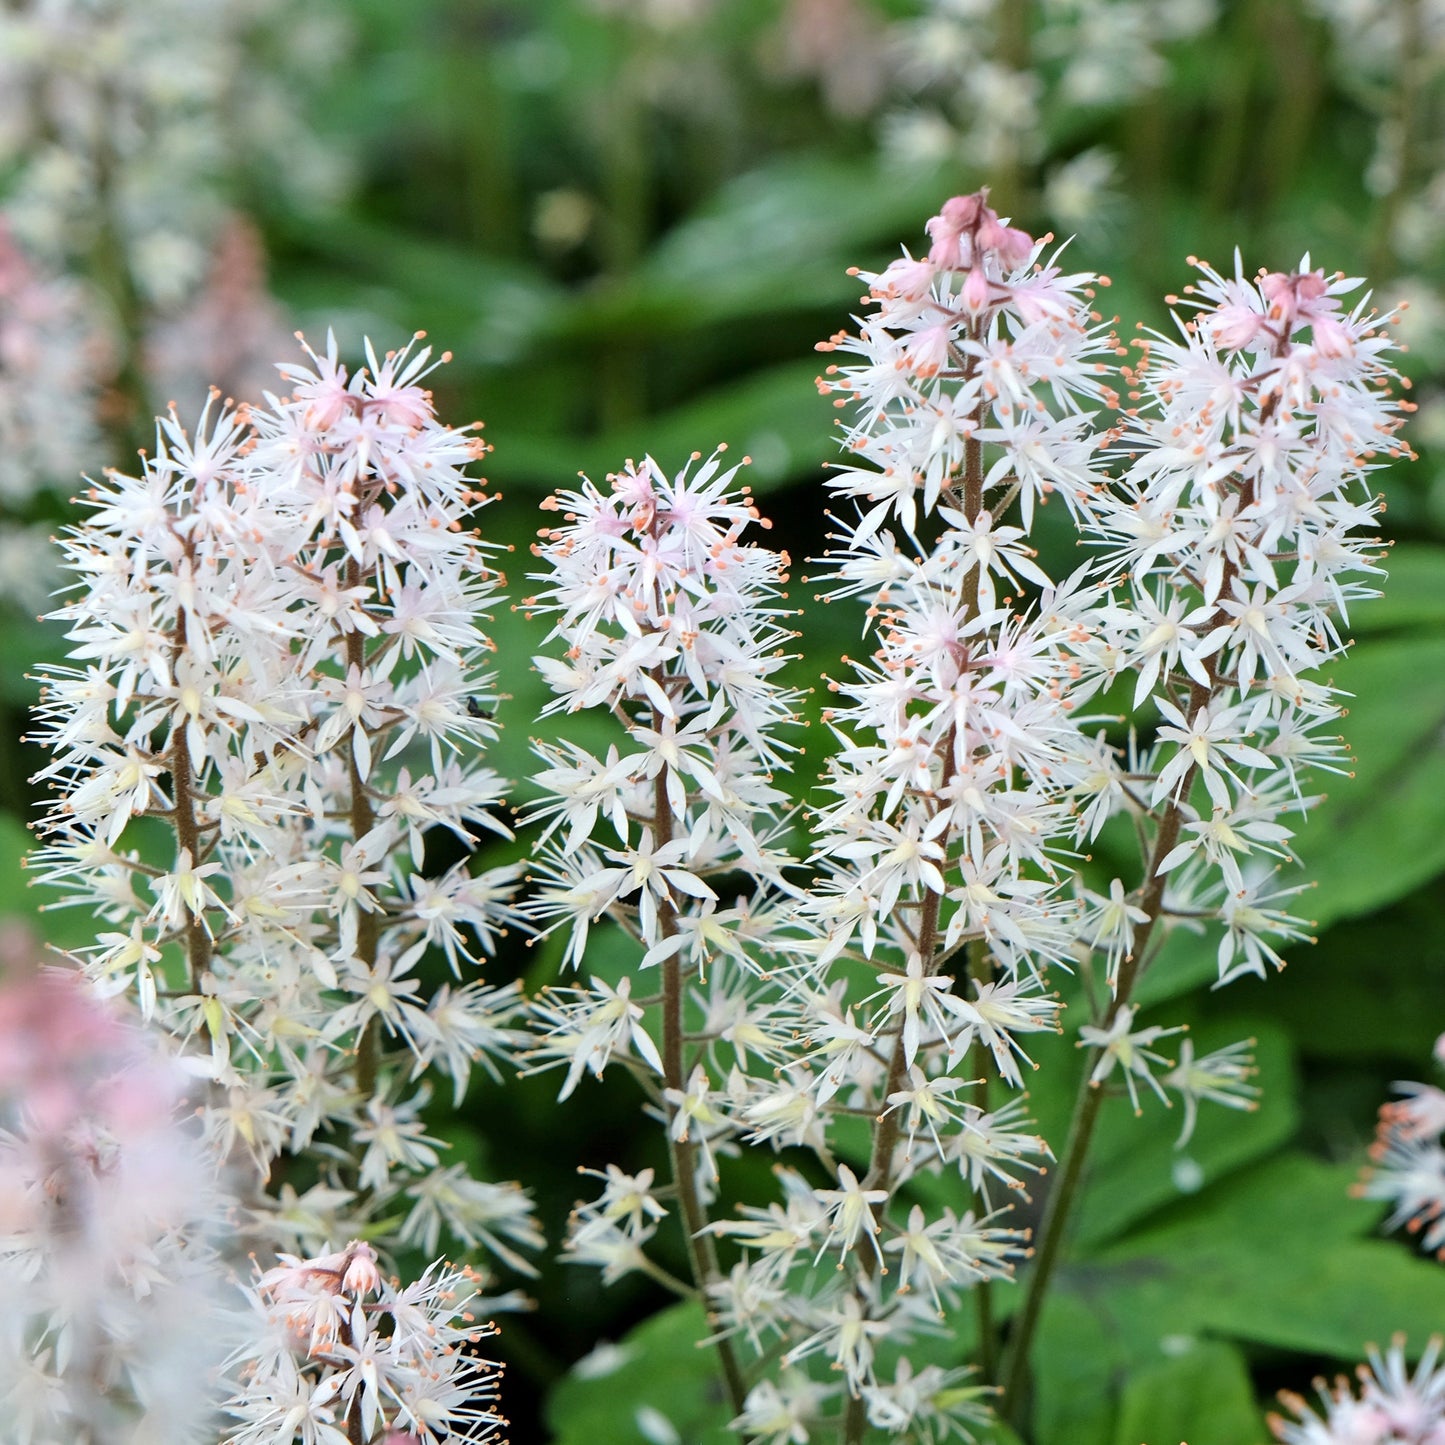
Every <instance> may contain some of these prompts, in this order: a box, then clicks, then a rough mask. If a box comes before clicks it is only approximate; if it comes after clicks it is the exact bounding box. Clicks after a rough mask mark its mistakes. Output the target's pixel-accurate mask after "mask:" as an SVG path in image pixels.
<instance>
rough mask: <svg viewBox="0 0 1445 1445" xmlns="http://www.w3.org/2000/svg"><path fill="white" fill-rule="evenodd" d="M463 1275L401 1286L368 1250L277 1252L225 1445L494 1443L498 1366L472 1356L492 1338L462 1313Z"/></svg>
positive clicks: (237, 1365) (468, 1285)
mask: <svg viewBox="0 0 1445 1445" xmlns="http://www.w3.org/2000/svg"><path fill="white" fill-rule="evenodd" d="M475 1285H476V1276H475V1275H474V1274H472V1272H471V1271H470V1270H452V1269H447V1268H445V1267H442V1266H439V1265H433V1266H432V1267H431V1268H430V1269H428V1270H427V1271H426V1273H425V1274H423V1275H422V1276H421V1278H420V1279H418V1280H417V1281H416V1282H415V1283H413V1284H409V1285H406V1286H403V1285H401V1284H400V1283H399V1282H398V1281H395V1280H387V1279H385V1278H383V1276H382V1273H381V1270H380V1269H379V1268H378V1266H377V1260H376V1253H375V1251H374V1250H373V1249H372V1248H371V1246H370V1245H369V1244H365V1243H362V1242H360V1241H358V1240H352V1242H351V1243H350V1244H348V1245H347V1246H346V1248H345V1249H343V1250H338V1251H335V1252H332V1253H328V1254H323V1255H320V1256H318V1257H317V1258H315V1259H300V1258H298V1257H297V1256H295V1255H290V1254H283V1255H282V1256H281V1263H280V1264H278V1265H277V1266H276V1267H275V1268H274V1269H269V1270H267V1271H266V1272H265V1273H264V1274H262V1275H261V1277H260V1278H259V1279H258V1280H257V1281H256V1283H255V1286H254V1287H253V1289H252V1291H251V1297H252V1301H253V1303H254V1305H255V1308H256V1312H257V1314H258V1316H259V1320H258V1328H256V1329H255V1330H254V1331H253V1332H252V1335H251V1337H250V1338H249V1339H248V1340H247V1342H246V1344H245V1346H244V1347H243V1348H242V1349H241V1350H239V1351H238V1352H237V1353H236V1354H235V1355H234V1356H233V1357H232V1359H231V1361H230V1366H231V1369H232V1370H233V1372H234V1376H235V1384H236V1389H235V1393H234V1395H233V1396H232V1398H231V1399H230V1401H229V1402H228V1405H227V1409H228V1411H229V1413H230V1414H231V1415H232V1416H234V1417H235V1418H236V1419H237V1420H239V1421H240V1422H241V1423H240V1424H239V1425H237V1426H236V1428H235V1429H233V1430H230V1431H229V1432H227V1433H226V1434H225V1435H224V1445H291V1442H292V1441H295V1440H302V1441H305V1442H307V1445H311V1442H314V1445H355V1442H357V1441H360V1442H362V1445H371V1442H375V1445H432V1442H435V1441H441V1440H456V1441H465V1442H469V1445H483V1442H487V1441H493V1440H496V1439H497V1438H498V1435H497V1432H498V1431H499V1430H500V1429H501V1428H503V1427H504V1426H505V1425H506V1423H507V1422H506V1421H505V1420H504V1419H503V1418H502V1417H501V1416H500V1415H498V1414H497V1413H496V1411H495V1409H493V1405H494V1403H495V1401H496V1394H497V1383H498V1379H499V1377H500V1373H501V1372H500V1368H499V1367H498V1366H497V1365H495V1364H493V1363H492V1362H491V1361H489V1360H484V1359H482V1358H480V1357H479V1356H478V1355H476V1354H475V1353H474V1351H473V1348H472V1347H474V1346H475V1345H477V1344H478V1343H479V1342H480V1341H481V1340H482V1339H483V1338H485V1337H486V1336H487V1335H488V1334H489V1333H490V1332H491V1331H490V1329H489V1328H487V1327H481V1326H479V1325H478V1324H477V1323H476V1320H475V1318H474V1316H473V1315H472V1313H471V1312H470V1309H469V1307H470V1306H471V1305H472V1304H473V1302H474V1301H475V1299H476V1288H475Z"/></svg>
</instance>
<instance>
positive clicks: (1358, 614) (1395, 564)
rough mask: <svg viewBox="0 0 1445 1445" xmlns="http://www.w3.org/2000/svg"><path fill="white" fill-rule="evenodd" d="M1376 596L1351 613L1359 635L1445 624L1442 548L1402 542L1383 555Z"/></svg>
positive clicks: (1354, 626) (1444, 572)
mask: <svg viewBox="0 0 1445 1445" xmlns="http://www.w3.org/2000/svg"><path fill="white" fill-rule="evenodd" d="M1384 566H1385V570H1386V572H1387V573H1388V576H1386V577H1385V578H1384V579H1382V580H1381V582H1380V584H1379V585H1380V592H1381V595H1380V596H1379V597H1373V598H1371V599H1370V600H1369V601H1367V602H1361V603H1359V604H1357V605H1356V606H1355V607H1354V608H1352V609H1351V612H1350V623H1351V627H1352V630H1353V631H1354V632H1355V633H1356V634H1357V635H1359V636H1369V635H1370V634H1372V633H1381V632H1391V631H1396V630H1398V629H1401V628H1406V627H1439V626H1441V625H1442V624H1445V547H1426V546H1422V545H1420V544H1418V543H1417V544H1413V545H1412V544H1411V543H1408V542H1407V543H1402V544H1400V545H1399V546H1397V547H1394V548H1392V549H1391V550H1390V552H1389V553H1388V554H1387V555H1386V557H1385V561H1384Z"/></svg>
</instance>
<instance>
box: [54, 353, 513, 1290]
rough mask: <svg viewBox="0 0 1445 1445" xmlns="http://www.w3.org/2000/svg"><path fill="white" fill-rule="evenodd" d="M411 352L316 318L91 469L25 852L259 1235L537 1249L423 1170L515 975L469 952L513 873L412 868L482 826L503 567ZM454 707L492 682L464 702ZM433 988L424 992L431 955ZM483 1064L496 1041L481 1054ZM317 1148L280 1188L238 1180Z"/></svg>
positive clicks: (465, 441)
mask: <svg viewBox="0 0 1445 1445" xmlns="http://www.w3.org/2000/svg"><path fill="white" fill-rule="evenodd" d="M435 364H436V363H435V361H434V360H433V359H432V358H431V356H430V353H429V351H428V350H427V349H425V348H423V347H419V346H416V345H409V346H408V347H406V348H404V349H402V350H401V351H399V352H394V353H388V354H387V355H385V356H384V357H378V356H376V355H375V354H374V353H372V352H371V351H370V349H369V348H368V365H367V367H366V368H364V369H361V370H358V371H356V372H354V373H350V372H348V371H347V369H346V368H345V367H344V366H343V365H342V364H341V362H340V361H339V359H338V356H337V353H336V348H335V343H334V341H333V342H332V344H331V346H330V347H329V349H328V350H327V351H326V352H325V353H324V354H316V353H314V352H309V351H308V353H307V355H306V358H305V360H304V361H303V362H301V363H299V364H293V365H288V366H284V367H283V368H282V369H281V370H282V376H283V378H284V380H285V381H286V382H287V383H288V384H289V386H290V387H291V391H290V393H289V394H288V395H286V396H284V397H277V396H270V397H268V399H267V401H266V404H265V405H264V406H259V407H255V408H242V409H239V410H237V409H230V408H227V407H223V406H221V405H220V403H219V400H218V399H217V398H215V397H213V398H212V402H211V404H210V405H209V406H208V407H207V409H206V411H205V413H204V414H203V416H202V418H201V421H200V424H199V426H198V427H197V428H196V429H195V430H193V431H188V430H186V429H184V428H183V427H182V426H181V424H180V422H179V420H178V419H177V418H176V417H175V416H174V415H171V416H169V417H167V418H165V419H163V420H162V421H161V423H160V425H159V431H158V438H157V449H156V454H155V456H154V457H147V458H145V460H144V465H143V467H142V469H141V471H140V474H139V475H137V476H134V477H132V476H125V475H121V474H120V473H116V472H109V473H107V474H106V476H105V478H104V479H103V480H102V481H100V482H97V483H94V484H92V486H91V487H90V489H89V490H88V491H87V493H86V494H85V496H84V497H83V498H82V499H81V500H82V503H83V505H84V506H86V507H87V508H88V511H89V516H88V518H87V520H86V521H85V522H83V523H82V524H80V525H78V526H76V527H75V528H73V529H72V530H71V531H70V533H69V534H68V536H67V538H66V539H65V542H64V550H65V554H66V559H67V565H68V567H69V568H70V571H71V573H72V575H73V577H74V578H75V581H74V585H73V587H72V589H71V592H72V595H71V597H70V598H69V600H67V601H66V602H65V604H64V605H63V606H62V607H61V608H60V609H59V610H58V612H57V613H56V615H57V616H58V617H60V618H61V619H63V620H64V621H66V622H67V623H68V624H69V626H70V633H69V635H70V638H71V641H72V644H73V650H72V653H71V664H70V666H68V667H64V668H54V669H51V670H49V672H48V674H47V675H46V678H45V694H44V698H43V701H42V704H41V707H40V711H39V716H40V719H41V721H40V726H39V730H38V737H39V738H40V740H41V741H43V742H44V743H45V744H46V745H47V746H48V747H49V748H50V749H51V750H52V753H53V760H52V762H51V763H50V764H49V766H48V767H47V768H46V769H45V770H44V772H43V773H42V774H41V776H42V777H43V778H45V779H46V780H48V781H50V782H51V783H53V784H54V785H55V786H56V787H57V788H58V790H59V796H58V798H57V799H56V801H55V802H54V804H53V805H52V806H51V808H50V810H49V812H48V813H47V815H46V817H45V819H44V821H43V823H42V825H41V830H42V834H43V837H44V844H43V846H42V847H41V848H40V849H38V850H37V852H36V853H35V854H34V855H33V857H32V860H31V864H32V867H33V869H34V871H35V872H36V874H37V875H38V876H39V878H40V879H41V880H43V881H46V882H49V883H51V884H55V885H59V886H61V887H62V888H64V889H65V890H66V898H65V901H66V902H69V903H73V904H77V905H80V906H83V907H86V908H88V909H90V910H92V911H93V912H95V913H96V914H97V915H98V917H99V918H100V919H101V921H102V925H103V927H102V931H101V932H100V933H99V934H98V936H97V939H96V942H95V943H94V944H93V945H91V946H89V947H87V948H84V949H82V950H80V953H79V962H80V964H81V966H82V967H83V969H84V971H85V972H86V973H87V974H88V975H89V976H90V977H91V978H92V979H94V980H95V981H96V982H97V984H98V985H100V986H101V987H103V988H105V989H109V990H115V991H122V990H124V991H130V992H132V993H133V994H134V995H135V996H136V998H137V999H138V1000H139V1002H140V1005H141V1008H142V1010H143V1012H144V1013H145V1014H146V1015H147V1016H148V1017H149V1018H150V1019H151V1020H152V1021H153V1022H154V1024H155V1025H156V1026H157V1027H159V1028H160V1029H162V1030H163V1031H164V1032H166V1033H168V1034H169V1035H171V1036H172V1037H173V1038H174V1039H175V1040H177V1041H178V1042H179V1043H180V1044H182V1045H183V1046H184V1047H185V1048H186V1049H187V1050H188V1051H190V1052H191V1053H193V1054H196V1055H199V1056H201V1057H202V1058H204V1059H205V1060H206V1065H205V1066H206V1069H207V1071H208V1073H209V1076H210V1078H211V1080H212V1087H211V1090H210V1092H209V1094H208V1096H207V1098H206V1101H205V1105H204V1109H203V1118H204V1124H205V1128H206V1131H207V1133H208V1135H209V1136H210V1137H211V1139H212V1140H213V1142H214V1143H215V1144H216V1146H217V1147H218V1149H219V1150H220V1152H221V1153H222V1154H223V1155H229V1154H243V1155H245V1156H248V1157H249V1159H250V1161H251V1163H252V1169H251V1171H250V1182H249V1183H247V1184H246V1185H245V1186H244V1187H243V1189H242V1203H243V1205H244V1206H245V1208H246V1211H247V1217H248V1219H249V1221H250V1225H249V1227H250V1230H251V1232H252V1234H253V1237H254V1238H256V1239H257V1240H258V1241H259V1242H261V1243H263V1244H269V1245H270V1246H272V1247H275V1246H276V1245H287V1246H290V1247H292V1248H295V1247H298V1246H299V1247H300V1248H301V1249H302V1251H303V1252H305V1253H316V1252H319V1251H322V1250H324V1249H325V1248H327V1247H329V1244H330V1242H331V1241H334V1240H336V1239H338V1238H339V1239H345V1238H347V1237H351V1236H358V1235H360V1234H361V1233H362V1232H363V1230H366V1229H368V1228H370V1227H371V1226H372V1225H373V1224H374V1223H375V1222H376V1221H378V1220H381V1219H386V1218H388V1217H391V1218H399V1219H401V1220H402V1221H403V1222H402V1223H401V1225H400V1227H399V1229H398V1230H397V1232H396V1234H395V1235H394V1236H392V1239H391V1243H392V1244H397V1243H399V1244H406V1245H418V1246H424V1247H425V1248H426V1249H427V1250H428V1251H430V1250H432V1249H433V1248H434V1247H435V1246H436V1243H437V1241H438V1239H439V1237H440V1235H441V1234H442V1233H443V1232H444V1233H445V1234H446V1235H447V1237H448V1238H449V1239H451V1240H452V1241H454V1242H458V1243H465V1244H467V1245H476V1244H482V1245H487V1246H495V1250H496V1252H497V1253H498V1254H499V1255H500V1256H501V1257H502V1258H504V1259H505V1260H506V1261H507V1262H508V1263H509V1264H510V1265H513V1266H516V1267H520V1268H524V1269H525V1268H528V1266H527V1265H526V1264H525V1261H523V1260H522V1259H521V1258H520V1257H519V1256H518V1255H517V1254H516V1252H515V1249H514V1248H511V1247H509V1243H510V1246H521V1247H523V1248H531V1247H534V1246H535V1245H536V1244H538V1243H539V1242H540V1238H539V1236H538V1235H537V1233H536V1230H535V1227H534V1226H533V1225H532V1223H531V1221H530V1216H529V1204H528V1201H527V1199H526V1198H525V1196H524V1195H523V1194H522V1192H521V1191H520V1190H519V1189H518V1188H517V1187H516V1186H498V1185H489V1184H484V1183H482V1182H481V1181H476V1180H471V1179H469V1178H464V1177H460V1176H459V1173H458V1171H457V1170H456V1169H445V1168H442V1167H441V1165H440V1161H439V1155H438V1152H437V1150H438V1147H439V1146H438V1141H437V1140H435V1139H432V1138H430V1137H429V1136H428V1134H427V1131H426V1126H425V1124H424V1121H423V1119H422V1117H421V1111H422V1108H423V1106H424V1105H425V1103H426V1101H427V1099H428V1098H429V1096H430V1093H431V1090H432V1087H433V1084H432V1080H434V1079H435V1078H436V1077H437V1076H441V1077H442V1078H444V1079H446V1080H448V1081H449V1082H450V1084H451V1085H452V1087H453V1089H454V1090H455V1097H456V1098H457V1099H458V1100H460V1097H461V1095H462V1092H463V1091H464V1089H465V1087H466V1084H467V1081H468V1078H469V1073H470V1070H471V1068H472V1066H473V1064H474V1063H475V1062H476V1061H477V1060H478V1059H479V1058H481V1059H483V1060H487V1059H488V1056H489V1055H493V1054H499V1053H505V1052H506V1051H507V1050H508V1049H509V1048H510V1046H511V1044H512V1043H513V1042H514V1039H515V1037H516V1035H515V1031H514V1029H513V1027H512V1020H513V1018H514V1016H515V1015H516V1013H517V1010H518V1007H519V1000H518V992H517V990H516V988H515V987H510V988H500V989H497V988H489V987H487V986H485V985H484V984H483V983H482V982H481V981H480V980H479V979H477V978H476V977H475V968H476V964H477V962H478V959H479V958H480V957H481V956H483V955H485V954H486V953H487V952H489V951H490V949H491V947H492V945H493V943H494V941H495V939H496V937H497V935H498V934H499V932H501V931H502V930H504V929H505V928H506V927H507V926H508V925H509V924H510V923H511V922H512V921H513V919H514V913H513V910H512V905H511V903H510V902H509V899H510V895H511V893H512V891H513V888H514V886H515V881H516V872H515V870H514V869H512V868H510V867H504V868H494V869H490V870H486V871H483V872H478V873H475V874H474V873H472V872H470V871H469V869H468V866H467V864H466V863H465V862H463V863H461V864H458V865H456V866H454V867H451V868H448V869H446V870H445V871H442V870H440V869H437V868H436V867H434V866H428V861H429V860H428V856H427V854H428V835H429V834H432V835H435V833H436V832H438V831H440V832H446V833H450V834H453V835H455V837H456V838H457V839H459V840H460V841H461V843H462V844H464V845H465V846H467V847H471V846H472V845H473V844H474V842H475V840H476V839H477V837H478V836H479V834H480V833H481V832H482V831H484V830H487V831H491V832H500V833H504V832H505V831H506V830H505V828H504V827H503V825H502V824H501V823H500V821H499V820H498V819H497V817H496V815H495V813H494V811H493V809H494V807H495V805H496V804H497V802H498V801H499V800H500V798H501V797H502V794H503V787H502V785H501V783H500V781H499V780H498V778H497V777H496V775H495V774H494V773H492V772H491V770H489V769H488V768H486V767H485V766H484V765H482V764H481V763H480V762H479V761H478V756H477V754H478V750H479V748H480V747H481V745H483V744H484V743H485V742H486V740H487V739H488V738H489V737H490V736H491V735H492V733H493V730H494V724H493V723H492V721H491V720H490V705H489V704H490V699H491V694H490V691H489V687H490V679H489V675H488V674H487V673H486V671H485V670H484V668H485V660H486V657H487V654H488V653H489V651H490V646H491V644H490V642H489V641H488V639H487V637H486V635H485V633H484V632H483V631H482V628H481V625H480V623H479V620H478V619H479V617H480V616H481V615H482V614H483V613H484V611H485V608H486V607H487V606H488V604H489V602H490V601H492V600H493V598H494V597H495V595H496V591H497V587H498V584H499V581H500V579H499V577H498V575H497V573H496V572H495V571H494V570H493V568H492V567H491V565H490V549H489V548H488V546H487V544H486V543H485V542H483V541H482V540H481V539H480V538H479V537H478V536H477V534H476V533H475V531H474V530H473V529H472V527H471V525H470V517H471V514H472V512H473V510H474V508H475V507H476V506H477V505H478V504H480V503H483V502H485V501H487V500H489V499H488V498H487V497H486V496H485V494H484V493H483V492H482V490H481V489H480V483H478V482H476V481H474V480H473V479H472V478H471V477H470V476H469V475H468V471H467V469H468V468H469V466H470V465H471V464H472V463H473V462H475V461H476V460H477V459H478V458H479V457H480V456H481V455H482V454H483V452H484V451H485V447H484V446H483V444H482V443H481V441H480V439H479V438H478V437H477V436H476V435H475V433H474V430H473V429H470V428H469V429H461V430H458V429H453V428H450V427H447V426H444V425H442V424H441V423H439V422H438V421H437V420H436V418H435V416H434V412H433V408H432V401H431V395H430V392H429V391H428V390H427V388H426V385H425V382H426V378H427V376H428V374H429V372H430V371H431V370H432V368H433V367H434V365H435ZM478 699H481V700H482V702H483V703H486V704H488V705H487V706H483V705H481V704H479V702H478ZM429 949H435V950H436V952H437V953H438V954H440V955H442V956H444V957H445V958H446V960H447V962H448V964H449V965H450V967H451V970H452V971H453V973H455V974H456V975H457V976H458V982H457V983H456V984H455V985H452V984H443V985H441V986H440V987H437V986H434V985H429V984H428V983H426V982H425V981H424V975H423V974H422V973H421V972H420V971H419V964H420V962H421V959H422V957H423V955H424V954H425V953H426V952H427V951H428V950H429ZM489 1066H490V1064H489ZM303 1153H306V1154H311V1155H312V1156H313V1157H314V1158H315V1159H317V1161H318V1162H319V1164H320V1172H319V1175H318V1177H317V1178H316V1181H315V1183H314V1187H312V1188H311V1189H310V1191H309V1193H308V1194H307V1195H305V1196H303V1197H302V1198H301V1199H299V1200H298V1199H297V1198H296V1196H295V1195H294V1192H290V1193H289V1194H286V1195H285V1196H284V1197H278V1196H277V1195H276V1194H275V1193H271V1192H268V1191H267V1190H266V1189H265V1188H264V1187H263V1181H264V1180H265V1178H266V1176H267V1174H268V1172H269V1171H270V1170H271V1169H272V1167H273V1165H274V1163H275V1162H276V1161H277V1159H278V1158H279V1157H280V1156H282V1155H289V1156H297V1155H301V1154H303Z"/></svg>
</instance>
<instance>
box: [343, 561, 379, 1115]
mask: <svg viewBox="0 0 1445 1445" xmlns="http://www.w3.org/2000/svg"><path fill="white" fill-rule="evenodd" d="M361 581H362V577H361V563H360V562H358V561H357V560H356V558H355V557H348V558H347V561H346V587H347V589H348V591H350V590H352V589H355V588H357V587H360V586H361ZM345 648H346V671H347V675H348V676H350V673H351V670H352V668H355V669H356V670H357V672H358V673H360V672H361V671H363V670H364V668H365V667H366V640H365V638H363V637H362V635H361V633H359V632H358V631H357V630H356V629H355V628H354V627H353V628H352V629H351V630H350V631H349V632H347V633H346V634H345ZM346 771H347V775H348V777H349V778H350V782H351V815H350V816H351V837H352V840H353V841H354V842H360V841H361V839H362V838H364V837H365V836H366V835H367V834H368V833H369V832H371V830H372V829H373V828H374V827H375V826H376V810H375V809H374V808H373V807H372V806H371V797H370V795H369V794H368V793H367V791H366V781H365V779H364V778H363V777H362V776H361V769H360V767H359V766H358V765H357V762H356V749H355V747H354V746H353V745H352V743H351V742H349V741H348V743H347V745H346ZM356 954H357V957H358V958H359V959H360V960H361V961H362V963H364V964H365V965H366V967H367V969H368V970H371V969H374V968H375V967H376V961H377V959H378V958H379V957H380V954H381V930H380V928H379V926H378V924H377V918H376V914H375V913H373V912H372V911H371V910H370V909H367V908H363V909H361V911H360V914H359V916H358V917H357V920H356ZM379 1053H380V1037H379V1025H378V1022H377V1020H376V1019H375V1018H371V1019H369V1020H368V1021H367V1025H366V1027H365V1028H364V1029H363V1030H362V1033H361V1038H360V1039H359V1040H358V1041H357V1045H356V1087H357V1090H358V1092H359V1093H360V1094H361V1096H362V1098H363V1099H369V1098H370V1097H371V1096H372V1095H373V1094H374V1093H375V1092H376V1070H377V1063H378V1054H379Z"/></svg>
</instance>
